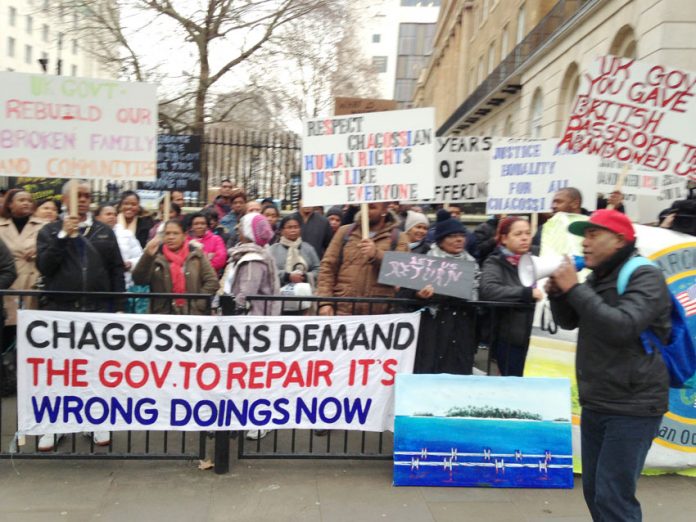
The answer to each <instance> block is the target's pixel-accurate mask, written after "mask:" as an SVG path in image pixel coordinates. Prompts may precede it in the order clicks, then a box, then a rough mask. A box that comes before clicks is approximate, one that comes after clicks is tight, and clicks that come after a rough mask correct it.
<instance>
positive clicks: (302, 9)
mask: <svg viewBox="0 0 696 522" xmlns="http://www.w3.org/2000/svg"><path fill="white" fill-rule="evenodd" d="M327 3H330V0H61V1H60V2H57V3H56V4H55V5H56V7H55V8H54V9H55V10H56V11H57V12H56V14H57V15H58V16H60V17H61V19H62V18H63V17H64V15H65V14H66V13H67V14H69V15H70V16H72V14H75V13H77V15H78V18H79V23H77V24H75V25H74V26H71V27H69V28H68V30H69V31H71V32H73V33H74V34H75V37H76V38H78V39H79V40H80V41H81V42H82V47H83V48H85V50H87V51H88V52H91V53H92V54H93V55H94V56H95V57H96V58H97V59H98V60H99V61H101V62H102V63H104V64H106V67H107V68H109V67H110V68H111V69H112V70H113V71H118V75H119V77H121V78H123V79H126V80H135V81H150V82H158V83H159V84H160V90H159V97H160V103H159V109H160V122H161V125H162V127H163V128H166V129H169V130H175V131H179V132H182V131H183V132H192V133H194V134H199V135H203V134H204V131H205V125H206V123H207V122H209V121H211V120H210V116H211V114H210V108H211V107H210V106H211V98H212V96H211V95H212V94H214V92H215V90H216V89H217V91H218V92H224V91H226V90H227V89H226V88H225V85H224V83H225V81H226V80H227V79H228V78H229V77H230V73H231V72H232V71H234V70H236V69H237V68H238V67H239V66H240V65H241V64H244V63H245V62H246V61H247V60H249V59H250V58H251V57H252V56H254V55H255V54H256V53H258V52H259V51H260V50H261V49H262V48H263V47H264V46H265V45H267V44H268V43H269V41H270V40H271V38H272V37H273V35H274V34H275V33H276V32H277V31H278V30H279V29H281V28H282V27H284V26H286V25H288V24H291V23H293V22H296V21H298V20H300V19H302V17H304V16H306V15H308V14H309V13H311V12H312V11H313V10H315V9H317V8H319V7H322V6H324V5H325V4H327ZM167 44H168V45H167ZM158 53H159V58H158V59H155V60H154V61H153V60H152V56H153V54H154V55H157V54H158ZM177 66H178V67H179V69H178V70H179V71H180V72H172V70H173V69H176V68H177ZM202 174H203V179H204V180H205V179H207V177H206V174H205V173H202Z"/></svg>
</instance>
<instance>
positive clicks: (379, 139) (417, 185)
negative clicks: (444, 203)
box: [302, 108, 435, 206]
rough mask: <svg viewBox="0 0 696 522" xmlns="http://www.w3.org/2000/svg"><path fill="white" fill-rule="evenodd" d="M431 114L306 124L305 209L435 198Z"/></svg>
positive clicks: (368, 116) (382, 115)
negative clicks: (306, 207)
mask: <svg viewBox="0 0 696 522" xmlns="http://www.w3.org/2000/svg"><path fill="white" fill-rule="evenodd" d="M434 123H435V109H433V108H424V109H410V110H405V111H390V112H379V113H371V114H357V115H354V116H342V117H336V118H327V119H314V120H307V121H305V122H304V124H303V128H304V135H303V140H302V199H303V201H304V204H305V205H307V206H320V205H342V204H345V203H351V204H356V203H371V202H378V201H415V200H419V199H422V198H431V197H432V196H433V185H434V176H433V168H434V158H435V131H434Z"/></svg>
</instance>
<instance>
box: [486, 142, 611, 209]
mask: <svg viewBox="0 0 696 522" xmlns="http://www.w3.org/2000/svg"><path fill="white" fill-rule="evenodd" d="M557 143H558V140H555V139H546V140H543V139H538V140H524V139H514V138H505V139H501V140H500V141H495V142H494V145H493V150H492V152H491V165H490V183H489V185H488V200H487V202H486V213H487V214H536V213H540V212H551V202H552V200H553V195H554V193H556V192H557V191H558V190H560V189H562V188H566V187H575V188H577V189H578V190H579V191H580V192H581V193H582V195H583V197H584V199H583V207H585V208H586V209H588V210H593V209H595V208H596V205H597V198H596V196H597V166H598V163H599V160H598V159H597V158H595V157H592V156H588V155H586V154H574V153H572V152H568V151H567V150H562V149H559V148H558V147H557V146H556V145H557Z"/></svg>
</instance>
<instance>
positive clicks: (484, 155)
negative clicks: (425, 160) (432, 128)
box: [420, 136, 494, 203]
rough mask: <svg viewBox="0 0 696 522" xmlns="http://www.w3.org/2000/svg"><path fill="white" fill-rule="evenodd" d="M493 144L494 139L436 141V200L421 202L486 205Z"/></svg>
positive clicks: (451, 137) (468, 138)
mask: <svg viewBox="0 0 696 522" xmlns="http://www.w3.org/2000/svg"><path fill="white" fill-rule="evenodd" d="M493 140H494V138H493V137H491V136H448V137H441V138H437V149H436V157H435V187H434V188H433V197H432V199H427V200H424V199H421V200H420V201H421V202H423V203H485V202H486V200H487V198H488V178H489V172H488V171H489V169H490V162H491V150H492V148H493Z"/></svg>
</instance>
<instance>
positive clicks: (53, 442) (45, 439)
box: [39, 433, 64, 451]
mask: <svg viewBox="0 0 696 522" xmlns="http://www.w3.org/2000/svg"><path fill="white" fill-rule="evenodd" d="M63 435H64V434H63V433H55V434H53V433H47V434H46V435H41V438H40V439H39V451H53V450H54V449H55V447H56V446H58V443H59V442H60V439H62V438H63Z"/></svg>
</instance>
